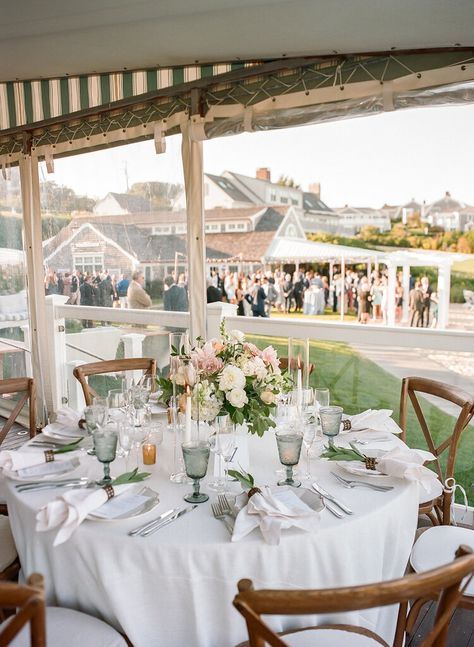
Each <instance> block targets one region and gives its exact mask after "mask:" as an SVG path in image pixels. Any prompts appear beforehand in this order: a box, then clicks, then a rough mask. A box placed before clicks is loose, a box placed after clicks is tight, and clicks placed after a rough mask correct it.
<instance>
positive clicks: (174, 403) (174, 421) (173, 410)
mask: <svg viewBox="0 0 474 647" xmlns="http://www.w3.org/2000/svg"><path fill="white" fill-rule="evenodd" d="M178 410H179V404H178V398H175V397H172V398H170V401H169V404H168V413H169V422H170V427H171V429H172V431H173V434H174V452H173V454H174V455H173V471H172V472H171V474H170V481H171V482H172V483H188V477H187V476H186V472H185V469H184V460H183V452H182V450H181V444H182V440H183V435H184V429H183V425H181V424H180V420H179V415H178Z"/></svg>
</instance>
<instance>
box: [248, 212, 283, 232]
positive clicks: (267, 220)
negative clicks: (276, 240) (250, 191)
mask: <svg viewBox="0 0 474 647" xmlns="http://www.w3.org/2000/svg"><path fill="white" fill-rule="evenodd" d="M282 211H283V212H284V211H288V209H273V207H268V208H267V209H265V211H264V213H263V214H262V215H261V216H260V217H259V219H258V222H257V224H256V225H255V231H273V232H275V231H277V230H278V227H279V226H280V225H281V223H282V222H283V220H284V219H285V216H284V215H283V213H282Z"/></svg>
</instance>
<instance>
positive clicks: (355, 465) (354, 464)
mask: <svg viewBox="0 0 474 647" xmlns="http://www.w3.org/2000/svg"><path fill="white" fill-rule="evenodd" d="M336 465H337V466H338V467H341V468H342V469H343V470H344V471H345V472H349V474H354V475H355V476H371V477H372V478H375V477H376V476H378V477H379V478H389V477H388V475H387V474H382V472H379V471H378V470H368V469H367V468H366V466H365V464H364V463H362V461H336Z"/></svg>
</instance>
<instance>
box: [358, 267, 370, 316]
mask: <svg viewBox="0 0 474 647" xmlns="http://www.w3.org/2000/svg"><path fill="white" fill-rule="evenodd" d="M369 295H370V285H369V279H368V278H367V277H366V276H363V277H362V278H361V280H360V283H359V287H358V289H357V302H358V305H359V309H358V319H359V322H360V323H363V324H366V323H367V322H368V321H369V312H370V303H369Z"/></svg>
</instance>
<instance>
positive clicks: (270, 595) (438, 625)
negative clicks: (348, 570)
mask: <svg viewBox="0 0 474 647" xmlns="http://www.w3.org/2000/svg"><path fill="white" fill-rule="evenodd" d="M473 573H474V554H472V550H471V549H470V548H469V547H467V546H460V547H459V549H458V550H457V552H456V559H455V560H454V561H453V562H451V563H450V564H447V565H445V566H442V567H441V568H437V569H434V570H432V571H429V572H427V573H422V574H417V575H407V576H405V577H403V578H400V579H398V580H392V581H388V582H380V583H376V584H365V585H363V586H353V587H347V588H340V589H321V590H309V591H303V590H293V591H291V590H261V591H255V590H254V589H253V585H252V582H251V580H241V581H240V582H239V584H238V589H239V593H238V595H237V596H236V597H235V598H234V606H235V607H236V608H237V610H238V611H239V612H240V613H241V614H242V615H243V616H244V618H245V621H246V623H247V630H248V634H249V642H248V643H246V644H247V645H248V646H250V647H265V646H266V645H267V644H268V645H271V647H291V646H292V645H298V647H310V646H311V647H312V646H313V645H319V644H323V645H325V644H330V645H341V646H342V645H344V647H350V646H351V644H357V645H358V647H362V645H364V647H379V646H380V645H384V646H385V647H388V644H387V642H385V641H384V640H383V639H382V638H381V637H380V636H379V635H378V634H376V633H375V632H373V631H372V630H370V629H365V628H364V627H359V626H353V625H343V624H333V625H331V624H324V625H320V626H316V627H314V626H311V627H306V628H304V629H299V630H294V631H288V632H285V633H282V634H276V633H275V632H274V631H273V630H272V629H271V628H270V627H269V626H268V625H267V624H266V623H265V622H264V621H263V619H262V617H261V616H262V615H284V616H287V615H299V616H301V615H315V614H325V615H326V614H329V613H344V612H350V611H360V610H363V609H371V608H376V607H382V606H389V605H395V604H397V605H400V606H399V613H398V620H397V628H396V632H395V637H394V640H393V643H392V645H393V647H401V645H402V644H403V642H404V639H405V637H406V635H407V633H408V632H409V631H410V630H411V629H413V625H414V621H415V620H416V618H414V614H415V613H416V614H417V613H418V607H416V609H414V610H413V613H412V609H413V607H410V611H409V612H408V613H407V604H406V603H408V602H409V601H413V600H418V599H420V598H421V599H426V598H427V595H428V594H431V593H437V594H439V598H438V600H439V601H438V606H437V609H436V615H435V618H434V622H433V627H432V629H431V631H430V632H429V633H428V635H427V636H426V637H425V639H424V640H423V641H422V642H421V643H419V647H444V645H445V644H446V640H447V635H448V628H449V622H450V620H451V616H452V614H453V611H454V609H455V607H456V604H457V601H458V599H459V597H460V595H461V592H460V586H461V583H462V580H463V579H464V577H466V576H472V574H473ZM469 579H470V578H469ZM463 586H464V585H463ZM240 647H243V645H242V646H240Z"/></svg>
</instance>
